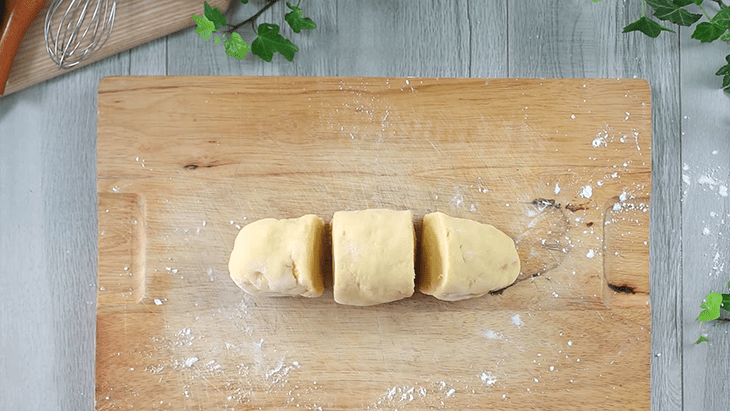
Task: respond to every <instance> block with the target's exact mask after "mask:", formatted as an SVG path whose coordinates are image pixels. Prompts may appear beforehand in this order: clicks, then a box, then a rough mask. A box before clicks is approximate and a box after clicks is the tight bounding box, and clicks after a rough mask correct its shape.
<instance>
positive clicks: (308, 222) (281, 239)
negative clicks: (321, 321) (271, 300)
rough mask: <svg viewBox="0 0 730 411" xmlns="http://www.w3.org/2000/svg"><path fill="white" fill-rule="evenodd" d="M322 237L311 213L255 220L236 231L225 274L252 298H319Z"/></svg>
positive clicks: (320, 223) (321, 226) (320, 224)
mask: <svg viewBox="0 0 730 411" xmlns="http://www.w3.org/2000/svg"><path fill="white" fill-rule="evenodd" d="M323 237H324V222H323V221H322V219H321V218H319V217H317V216H315V215H311V214H308V215H305V216H303V217H300V218H291V219H285V220H276V219H273V218H265V219H263V220H258V221H255V222H253V223H251V224H249V225H247V226H245V227H243V228H242V229H241V231H239V232H238V236H237V237H236V242H235V244H234V245H233V252H231V259H230V260H229V261H228V271H229V272H230V273H231V278H232V279H233V281H234V282H235V283H236V285H238V286H239V287H241V288H242V289H243V291H246V292H247V293H249V294H252V295H263V296H270V297H286V296H297V295H300V296H302V297H319V296H320V295H322V291H323V290H324V286H323V284H322V271H321V269H320V260H321V255H322V239H323Z"/></svg>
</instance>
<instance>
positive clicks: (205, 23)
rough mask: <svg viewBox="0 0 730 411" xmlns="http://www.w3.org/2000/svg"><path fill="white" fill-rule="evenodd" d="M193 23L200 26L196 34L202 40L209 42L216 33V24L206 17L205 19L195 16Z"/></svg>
mask: <svg viewBox="0 0 730 411" xmlns="http://www.w3.org/2000/svg"><path fill="white" fill-rule="evenodd" d="M193 21H194V22H195V24H197V25H198V27H197V28H196V29H195V32H196V33H198V35H199V36H200V38H202V39H203V40H205V41H208V39H210V35H211V34H213V32H214V31H215V24H214V23H213V22H212V21H210V20H208V18H207V17H205V15H204V16H203V17H198V16H193Z"/></svg>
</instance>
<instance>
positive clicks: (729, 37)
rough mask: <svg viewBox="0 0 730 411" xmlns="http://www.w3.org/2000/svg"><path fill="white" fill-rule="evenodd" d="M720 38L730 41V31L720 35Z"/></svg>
mask: <svg viewBox="0 0 730 411" xmlns="http://www.w3.org/2000/svg"><path fill="white" fill-rule="evenodd" d="M719 40H720V41H725V42H728V43H730V31H729V32H727V33H725V34H723V35H722V36H720V38H719Z"/></svg>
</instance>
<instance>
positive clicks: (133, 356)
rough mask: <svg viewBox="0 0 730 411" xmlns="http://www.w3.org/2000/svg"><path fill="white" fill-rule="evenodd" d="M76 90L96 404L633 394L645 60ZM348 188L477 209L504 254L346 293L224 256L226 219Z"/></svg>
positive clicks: (637, 360)
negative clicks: (239, 276)
mask: <svg viewBox="0 0 730 411" xmlns="http://www.w3.org/2000/svg"><path fill="white" fill-rule="evenodd" d="M98 101H99V120H98V127H99V131H98V140H97V147H98V165H97V173H98V191H99V194H98V195H99V278H98V284H99V299H98V301H99V304H98V307H97V356H96V358H97V367H96V370H97V374H96V381H97V388H96V406H97V409H102V410H103V409H121V408H125V407H127V406H129V405H132V406H134V407H136V408H140V407H141V408H152V409H155V408H159V409H164V408H173V409H180V408H199V407H202V408H226V407H228V408H235V407H239V408H241V409H246V408H257V407H262V408H264V409H285V408H292V409H293V408H296V407H305V408H307V407H309V408H310V409H318V407H321V408H322V409H348V408H358V409H368V408H373V409H381V408H399V407H403V406H413V407H416V408H427V407H431V408H437V409H464V408H469V407H471V408H474V407H479V406H480V405H482V404H485V403H492V404H499V406H498V407H499V408H503V409H504V408H509V409H524V408H526V407H531V406H533V405H534V404H535V403H541V404H543V405H541V407H542V408H544V409H584V408H585V407H586V406H588V407H589V408H590V407H599V406H601V405H602V404H605V403H606V401H609V402H610V403H611V404H617V405H618V406H621V405H623V406H624V407H628V408H633V409H648V408H649V402H650V401H649V400H650V396H649V384H650V381H649V364H650V353H649V351H650V337H649V336H650V324H651V316H650V308H649V275H648V262H649V247H648V232H649V213H648V209H649V200H650V187H651V179H650V170H651V128H650V112H651V105H650V102H649V88H648V86H647V84H646V82H644V81H642V80H632V79H628V80H616V79H613V80H527V79H526V80H518V79H511V80H494V79H489V80H485V79H471V80H468V79H431V78H298V77H223V78H209V77H131V78H129V77H116V78H108V79H105V80H104V81H102V83H101V84H100V88H99V100H98ZM192 109H194V112H195V115H192V116H191V115H190V113H191V110H192ZM241 115H245V116H246V118H247V119H249V120H248V122H247V124H246V126H245V127H244V126H242V125H241V123H240V122H239V121H238V119H239V118H240V116H241ZM366 208H392V209H410V210H413V211H414V214H415V216H416V219H417V220H419V219H420V218H422V217H423V215H424V214H425V213H427V212H430V211H436V210H439V211H444V212H446V213H448V214H451V215H454V216H458V217H466V218H472V219H475V220H477V221H485V222H490V223H492V224H495V225H496V226H497V227H499V228H500V229H502V230H503V231H505V232H506V233H507V234H508V235H510V236H512V237H513V238H514V239H515V240H516V242H517V246H518V252H519V253H520V257H521V261H522V272H521V274H520V277H519V278H518V280H517V282H516V283H515V285H513V286H512V287H509V288H508V289H506V290H505V291H504V292H503V293H502V294H500V295H491V296H487V297H484V298H479V299H473V300H469V301H463V302H458V303H445V302H441V301H438V300H435V299H433V298H431V297H428V296H424V295H421V294H417V295H416V296H415V297H413V298H410V299H406V300H402V301H399V302H396V303H392V304H386V305H381V306H377V307H370V308H365V309H363V308H355V307H345V306H338V305H336V304H335V303H334V301H333V300H332V292H331V287H327V290H326V291H325V294H324V295H323V297H322V298H319V299H313V300H306V299H254V298H252V297H249V296H247V295H246V294H244V293H243V292H242V291H241V290H240V289H238V288H237V287H236V286H235V284H234V283H233V282H232V281H231V280H230V278H229V277H228V273H227V269H226V267H227V265H226V264H227V259H228V254H229V253H230V249H231V246H232V243H233V240H234V238H235V235H236V233H237V231H238V229H239V228H240V227H241V226H244V225H245V224H247V223H248V222H251V221H255V220H257V219H259V218H264V217H279V218H283V217H294V216H298V215H302V214H305V213H315V214H319V215H320V216H322V217H323V218H324V219H325V220H327V221H328V220H329V219H330V218H331V215H332V213H334V212H335V211H338V210H348V209H349V210H352V209H366ZM330 276H331V272H330V271H329V270H328V271H327V272H326V277H327V278H328V281H330V283H331V280H329V277H330ZM546 401H549V404H550V405H544V403H545V402H546Z"/></svg>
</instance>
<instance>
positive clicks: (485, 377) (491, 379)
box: [479, 372, 497, 386]
mask: <svg viewBox="0 0 730 411" xmlns="http://www.w3.org/2000/svg"><path fill="white" fill-rule="evenodd" d="M479 379H481V380H482V382H483V383H484V384H487V385H489V386H492V385H494V383H496V382H497V377H495V376H493V375H492V374H491V373H486V372H483V373H482V375H480V376H479Z"/></svg>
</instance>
